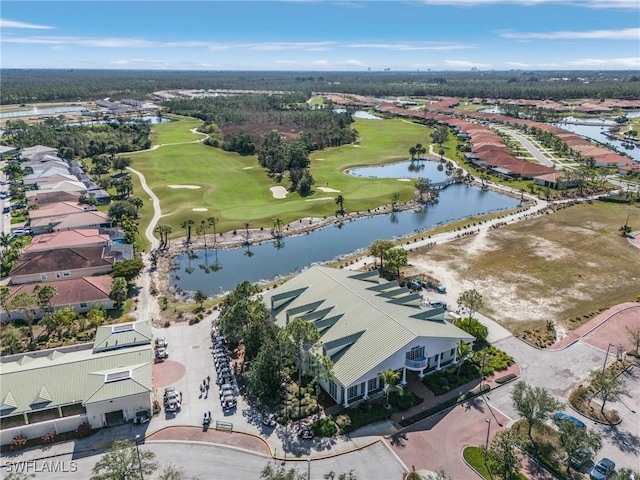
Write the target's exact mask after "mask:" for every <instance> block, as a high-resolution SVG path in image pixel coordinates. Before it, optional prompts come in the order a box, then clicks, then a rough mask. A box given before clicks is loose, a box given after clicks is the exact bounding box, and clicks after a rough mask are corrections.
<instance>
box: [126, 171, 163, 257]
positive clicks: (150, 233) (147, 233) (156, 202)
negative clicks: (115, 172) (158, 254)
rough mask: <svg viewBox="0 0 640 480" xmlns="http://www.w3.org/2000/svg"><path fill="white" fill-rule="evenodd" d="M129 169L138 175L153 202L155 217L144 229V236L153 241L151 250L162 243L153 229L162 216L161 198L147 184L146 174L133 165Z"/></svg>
mask: <svg viewBox="0 0 640 480" xmlns="http://www.w3.org/2000/svg"><path fill="white" fill-rule="evenodd" d="M127 170H129V171H130V172H131V173H134V174H135V175H137V176H138V178H139V179H140V185H142V189H143V190H144V191H145V192H146V193H147V194H148V195H149V197H150V198H151V201H152V202H153V217H151V221H150V222H149V225H147V228H146V229H145V231H144V236H145V237H146V238H147V239H148V240H149V242H150V243H151V250H155V249H156V248H158V246H159V245H160V242H159V241H158V239H157V238H156V237H155V236H154V235H153V229H154V228H156V225H157V223H158V220H160V217H161V216H162V211H161V210H160V199H159V198H158V196H157V195H156V194H155V193H153V190H151V189H150V188H149V185H147V179H146V178H144V175H143V174H142V173H141V172H139V171H138V170H135V169H134V168H131V167H127Z"/></svg>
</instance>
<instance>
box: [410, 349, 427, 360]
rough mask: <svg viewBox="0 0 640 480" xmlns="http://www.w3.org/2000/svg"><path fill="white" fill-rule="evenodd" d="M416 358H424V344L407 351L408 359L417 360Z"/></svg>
mask: <svg viewBox="0 0 640 480" xmlns="http://www.w3.org/2000/svg"><path fill="white" fill-rule="evenodd" d="M416 358H424V346H422V347H413V348H412V349H411V351H410V352H409V353H407V360H415V359H416Z"/></svg>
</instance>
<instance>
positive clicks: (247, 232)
mask: <svg viewBox="0 0 640 480" xmlns="http://www.w3.org/2000/svg"><path fill="white" fill-rule="evenodd" d="M243 225H244V230H245V235H246V237H245V240H244V242H245V244H247V245H248V244H249V222H244V223H243Z"/></svg>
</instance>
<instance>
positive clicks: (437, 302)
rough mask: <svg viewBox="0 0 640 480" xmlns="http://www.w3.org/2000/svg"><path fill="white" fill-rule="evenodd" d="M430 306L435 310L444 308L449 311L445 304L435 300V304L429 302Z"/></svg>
mask: <svg viewBox="0 0 640 480" xmlns="http://www.w3.org/2000/svg"><path fill="white" fill-rule="evenodd" d="M429 304H430V305H431V306H432V307H433V308H439V307H442V308H444V309H445V310H446V309H447V304H446V303H445V302H441V301H440V300H435V301H433V302H429Z"/></svg>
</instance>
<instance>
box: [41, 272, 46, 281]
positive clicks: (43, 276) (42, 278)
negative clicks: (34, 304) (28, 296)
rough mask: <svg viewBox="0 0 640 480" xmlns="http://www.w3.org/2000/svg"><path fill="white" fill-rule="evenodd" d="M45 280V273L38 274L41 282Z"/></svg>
mask: <svg viewBox="0 0 640 480" xmlns="http://www.w3.org/2000/svg"><path fill="white" fill-rule="evenodd" d="M46 279H47V274H46V273H41V274H40V280H42V281H43V282H44V281H45V280H46Z"/></svg>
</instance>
